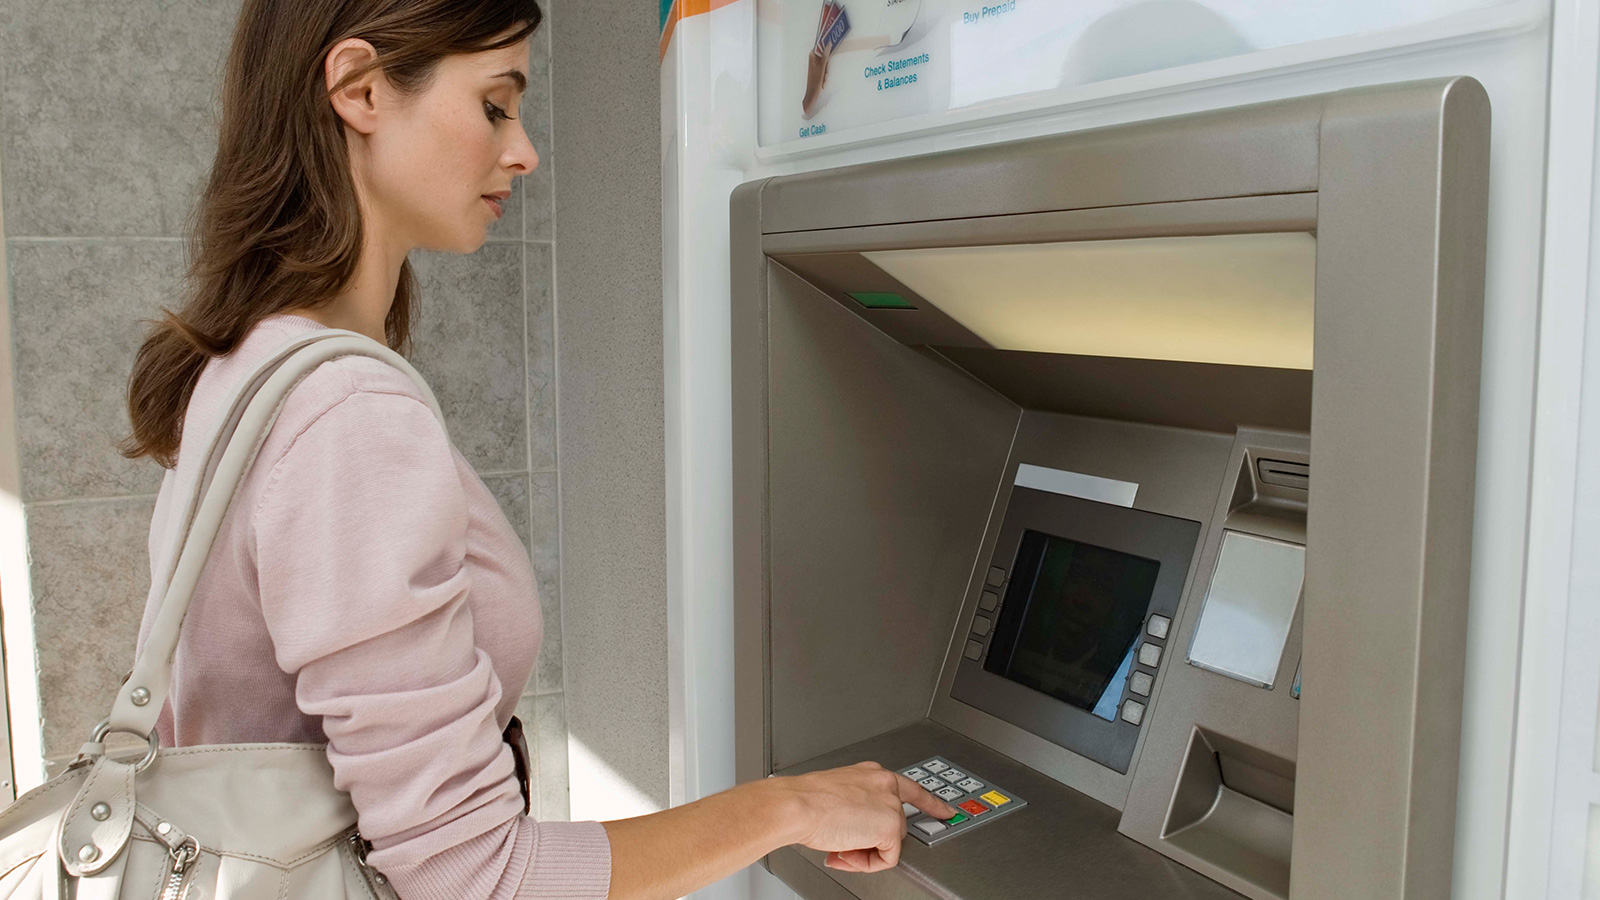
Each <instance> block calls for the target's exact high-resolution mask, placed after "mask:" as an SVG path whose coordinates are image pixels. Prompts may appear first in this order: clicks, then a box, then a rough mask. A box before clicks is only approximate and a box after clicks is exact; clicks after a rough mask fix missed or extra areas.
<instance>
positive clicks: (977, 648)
mask: <svg viewBox="0 0 1600 900" xmlns="http://www.w3.org/2000/svg"><path fill="white" fill-rule="evenodd" d="M962 655H963V656H965V657H966V658H967V659H978V658H979V657H981V656H983V645H982V644H980V643H978V642H977V641H967V649H966V650H965V651H963V652H962Z"/></svg>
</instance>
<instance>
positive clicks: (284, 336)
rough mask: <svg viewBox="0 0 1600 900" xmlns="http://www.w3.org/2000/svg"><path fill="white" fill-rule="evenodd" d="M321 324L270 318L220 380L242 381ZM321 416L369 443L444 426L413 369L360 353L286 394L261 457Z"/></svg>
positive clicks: (332, 363) (276, 452) (320, 369)
mask: <svg viewBox="0 0 1600 900" xmlns="http://www.w3.org/2000/svg"><path fill="white" fill-rule="evenodd" d="M318 330H324V326H321V325H319V324H317V323H314V322H311V321H310V320H308V319H302V318H299V317H295V316H278V317H273V318H270V319H268V320H265V321H263V322H262V323H260V324H259V325H258V326H257V330H255V331H252V332H251V334H249V335H248V336H247V337H246V339H245V340H244V342H242V343H241V345H240V347H239V350H240V351H241V352H238V353H236V354H232V355H231V356H232V357H233V358H229V359H226V363H227V364H226V365H224V366H223V367H222V369H219V370H218V371H217V372H216V373H215V374H216V375H217V376H219V377H220V381H224V382H228V383H237V382H238V381H239V380H240V379H242V378H244V377H246V376H247V373H248V371H251V370H254V369H255V368H256V367H257V366H258V365H260V363H261V362H262V361H263V360H265V359H266V358H267V357H268V356H270V355H271V353H272V352H273V351H274V350H275V349H276V348H278V347H280V346H282V344H283V342H284V341H287V340H291V339H293V338H295V337H297V336H301V335H304V334H306V333H310V332H314V331H318ZM218 361H219V362H220V361H221V360H218ZM227 370H231V371H227ZM318 422H325V423H327V424H325V425H324V426H323V427H324V428H325V429H326V428H335V427H336V428H338V429H339V430H342V431H348V432H353V433H358V434H362V435H364V436H365V437H366V438H367V439H368V440H367V442H368V443H369V444H370V443H372V442H374V441H375V440H377V439H380V438H381V437H382V436H383V435H385V434H393V435H395V436H396V437H397V438H401V439H404V438H405V437H408V436H409V437H415V436H416V435H415V432H416V430H418V429H426V430H428V431H433V430H435V429H437V430H438V431H439V432H442V431H443V428H442V426H441V425H439V424H438V422H437V420H436V419H435V418H434V416H433V414H432V411H431V408H430V407H429V406H428V404H427V399H426V397H425V396H424V394H423V392H422V389H421V388H419V387H418V386H417V384H416V383H415V382H414V381H412V380H411V377H410V376H409V375H407V374H406V373H405V372H403V371H401V370H400V369H398V368H396V367H395V366H393V365H390V364H389V363H387V362H385V361H383V360H381V359H374V358H372V357H369V356H360V355H351V356H341V357H337V358H335V359H331V360H328V361H327V362H324V363H322V364H321V365H319V366H317V367H316V368H315V369H313V370H311V372H310V373H309V374H307V375H306V376H305V377H304V378H303V379H301V380H300V382H299V383H298V384H296V385H295V387H294V389H293V390H291V391H290V392H289V394H288V395H287V396H286V397H285V398H284V401H283V405H282V407H280V409H279V412H278V416H277V419H276V420H275V422H274V424H273V426H272V429H271V431H270V432H269V434H268V436H267V438H266V440H265V441H264V442H263V445H262V448H261V457H260V458H261V459H266V460H274V459H277V458H278V457H280V456H281V455H282V453H283V451H285V450H287V449H288V447H289V446H290V445H292V444H293V443H294V441H295V439H296V438H297V437H298V436H299V435H301V434H303V433H304V432H305V431H306V430H307V429H309V428H311V427H312V426H313V425H314V424H316V423H318Z"/></svg>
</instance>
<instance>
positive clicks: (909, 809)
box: [900, 803, 921, 816]
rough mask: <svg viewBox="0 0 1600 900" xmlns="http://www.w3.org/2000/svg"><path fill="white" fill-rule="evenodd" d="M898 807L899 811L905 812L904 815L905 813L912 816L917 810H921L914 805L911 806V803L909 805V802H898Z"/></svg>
mask: <svg viewBox="0 0 1600 900" xmlns="http://www.w3.org/2000/svg"><path fill="white" fill-rule="evenodd" d="M900 809H901V811H902V812H904V813H905V814H906V815H907V816H914V815H916V814H917V813H918V812H921V810H919V809H917V808H916V807H915V806H912V805H911V804H909V803H902V804H900Z"/></svg>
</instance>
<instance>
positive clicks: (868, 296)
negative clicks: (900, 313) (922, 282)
mask: <svg viewBox="0 0 1600 900" xmlns="http://www.w3.org/2000/svg"><path fill="white" fill-rule="evenodd" d="M845 293H846V296H848V297H849V298H850V299H851V300H854V301H855V302H857V303H859V304H861V305H862V306H865V307H866V308H867V309H916V307H915V306H912V305H911V301H909V300H907V299H906V298H904V297H902V296H900V295H899V294H892V293H890V292H888V291H846V292H845Z"/></svg>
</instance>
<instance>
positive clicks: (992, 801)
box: [983, 791, 1011, 806]
mask: <svg viewBox="0 0 1600 900" xmlns="http://www.w3.org/2000/svg"><path fill="white" fill-rule="evenodd" d="M983 800H984V802H985V803H988V804H989V805H990V806H1005V805H1006V804H1007V803H1010V802H1011V798H1010V797H1007V796H1006V795H1005V794H1002V793H1000V792H999V791H990V792H989V793H987V794H984V795H983Z"/></svg>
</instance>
